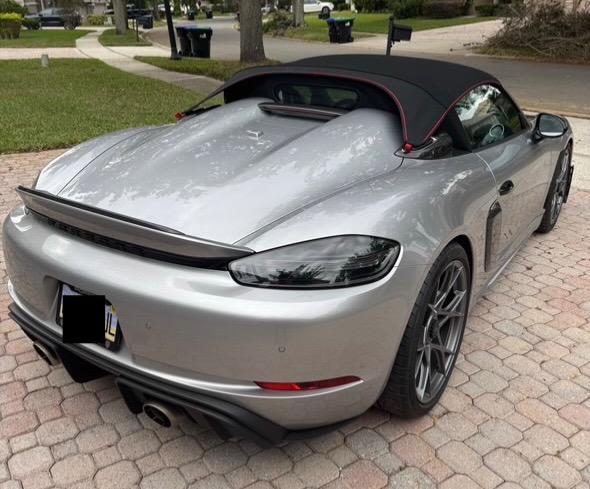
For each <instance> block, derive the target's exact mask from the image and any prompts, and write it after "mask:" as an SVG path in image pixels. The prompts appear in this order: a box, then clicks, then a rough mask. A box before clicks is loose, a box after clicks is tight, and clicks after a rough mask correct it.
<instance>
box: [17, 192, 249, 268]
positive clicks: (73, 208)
mask: <svg viewBox="0 0 590 489" xmlns="http://www.w3.org/2000/svg"><path fill="white" fill-rule="evenodd" d="M16 191H17V193H18V194H19V195H20V198H21V199H22V201H23V203H24V204H25V206H26V207H27V209H29V210H30V211H32V212H33V213H35V214H37V215H38V216H41V217H42V218H45V220H47V221H48V222H49V223H50V224H52V225H54V226H56V227H58V228H60V229H62V230H64V231H66V232H69V233H70V234H73V235H75V236H78V237H80V238H82V239H86V240H90V241H93V242H95V243H98V244H101V245H104V246H108V247H111V248H115V249H119V250H122V251H127V252H130V253H133V254H137V255H141V256H146V257H148V258H155V259H160V260H163V261H170V262H173V263H180V264H183V265H191V266H199V267H202V268H225V265H226V264H227V263H229V262H230V261H232V260H235V259H237V258H241V257H244V256H247V255H250V254H252V253H254V251H252V250H251V249H249V248H245V247H242V246H234V245H230V244H224V243H219V242H217V241H208V240H204V239H200V238H195V237H194V236H189V235H187V234H184V233H181V232H179V231H177V230H175V229H171V228H167V227H165V226H160V225H157V224H152V223H149V222H146V221H142V220H140V219H134V218H132V217H128V216H124V215H121V214H117V213H114V212H110V211H106V210H103V209H98V208H96V207H91V206H88V205H85V204H81V203H79V202H75V201H73V200H69V199H64V198H61V197H58V196H56V195H53V194H50V193H48V192H44V191H40V190H34V189H30V188H26V187H23V186H19V187H18V188H17V189H16Z"/></svg>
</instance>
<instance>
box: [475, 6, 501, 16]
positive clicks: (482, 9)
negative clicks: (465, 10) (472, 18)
mask: <svg viewBox="0 0 590 489" xmlns="http://www.w3.org/2000/svg"><path fill="white" fill-rule="evenodd" d="M497 10H498V6H497V5H494V4H484V5H476V6H475V11H476V12H477V15H479V16H480V17H492V16H494V15H496V14H497Z"/></svg>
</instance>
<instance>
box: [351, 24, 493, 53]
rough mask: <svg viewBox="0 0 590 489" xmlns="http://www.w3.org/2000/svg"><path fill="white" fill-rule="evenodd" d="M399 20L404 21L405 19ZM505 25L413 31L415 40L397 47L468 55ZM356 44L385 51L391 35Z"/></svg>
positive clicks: (478, 25) (381, 35)
mask: <svg viewBox="0 0 590 489" xmlns="http://www.w3.org/2000/svg"><path fill="white" fill-rule="evenodd" d="M399 23H400V24H403V23H404V21H403V19H402V20H400V21H399ZM501 25H502V21H501V20H491V21H489V22H477V23H475V24H466V25H455V26H451V27H441V28H439V29H429V30H425V31H418V32H413V33H412V41H411V42H401V43H399V44H396V45H395V48H394V49H395V51H396V52H399V53H402V54H406V53H407V54H412V53H421V54H449V53H456V54H465V53H466V52H468V51H469V49H470V48H471V47H473V46H474V45H477V44H480V43H482V42H483V41H484V40H485V39H486V38H487V37H490V36H492V35H493V34H495V33H496V32H497V31H498V29H499V28H500V27H501ZM354 44H355V47H357V48H362V49H375V50H378V51H382V52H385V46H386V45H387V36H386V35H384V34H376V35H375V36H374V37H366V38H362V39H358V40H355V42H354Z"/></svg>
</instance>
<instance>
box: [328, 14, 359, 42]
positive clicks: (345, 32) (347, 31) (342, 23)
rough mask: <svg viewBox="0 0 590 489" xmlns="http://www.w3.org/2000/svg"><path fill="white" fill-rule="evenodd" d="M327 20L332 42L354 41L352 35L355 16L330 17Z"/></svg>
mask: <svg viewBox="0 0 590 489" xmlns="http://www.w3.org/2000/svg"><path fill="white" fill-rule="evenodd" d="M326 22H327V23H328V35H329V36H330V42H331V43H338V44H343V43H346V42H352V41H354V38H353V37H352V26H353V24H354V17H330V18H329V19H326Z"/></svg>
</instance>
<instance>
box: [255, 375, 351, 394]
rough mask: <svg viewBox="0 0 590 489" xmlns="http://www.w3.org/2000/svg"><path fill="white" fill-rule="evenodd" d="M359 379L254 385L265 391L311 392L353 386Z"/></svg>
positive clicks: (345, 378)
mask: <svg viewBox="0 0 590 489" xmlns="http://www.w3.org/2000/svg"><path fill="white" fill-rule="evenodd" d="M359 380H361V379H359V378H358V377H355V376H354V375H348V376H346V377H338V378H336V379H326V380H312V381H311V382H258V381H255V382H254V383H255V384H256V385H258V386H259V387H262V388H263V389H266V390H269V391H311V390H315V389H327V388H329V387H338V386H340V385H345V384H352V383H353V382H358V381H359Z"/></svg>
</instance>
